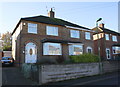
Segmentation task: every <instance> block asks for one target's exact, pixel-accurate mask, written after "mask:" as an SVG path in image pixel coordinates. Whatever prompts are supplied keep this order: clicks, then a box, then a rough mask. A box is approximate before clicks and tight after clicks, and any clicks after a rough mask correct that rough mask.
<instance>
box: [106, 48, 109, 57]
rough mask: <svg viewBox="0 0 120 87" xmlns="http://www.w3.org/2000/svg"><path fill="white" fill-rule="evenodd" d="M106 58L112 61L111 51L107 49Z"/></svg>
mask: <svg viewBox="0 0 120 87" xmlns="http://www.w3.org/2000/svg"><path fill="white" fill-rule="evenodd" d="M106 57H107V59H110V49H109V48H106Z"/></svg>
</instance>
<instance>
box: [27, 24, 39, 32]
mask: <svg viewBox="0 0 120 87" xmlns="http://www.w3.org/2000/svg"><path fill="white" fill-rule="evenodd" d="M30 24H31V25H36V26H31V25H30ZM37 27H38V26H37V24H35V23H28V31H27V32H28V33H31V34H37V33H38V31H37V30H38V29H37ZM30 28H35V29H36V30H35V32H33V31H30Z"/></svg>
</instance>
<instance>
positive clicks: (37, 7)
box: [0, 1, 118, 33]
mask: <svg viewBox="0 0 120 87" xmlns="http://www.w3.org/2000/svg"><path fill="white" fill-rule="evenodd" d="M50 8H54V11H55V17H56V18H60V19H64V20H67V21H69V22H72V23H75V24H78V25H80V26H84V27H87V28H90V29H92V28H94V27H95V26H96V20H97V19H99V18H102V21H101V22H99V23H102V22H103V23H105V27H106V28H108V29H111V30H114V31H118V2H54V1H53V2H1V3H0V12H1V14H0V33H5V32H6V31H9V32H12V31H13V30H14V28H15V26H16V25H17V23H18V21H19V20H20V18H23V17H31V16H38V15H44V16H47V13H48V11H49V10H50Z"/></svg>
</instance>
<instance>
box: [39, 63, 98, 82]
mask: <svg viewBox="0 0 120 87" xmlns="http://www.w3.org/2000/svg"><path fill="white" fill-rule="evenodd" d="M39 68H40V69H39V78H40V79H39V84H44V83H48V82H56V81H63V80H68V79H75V78H79V77H84V76H92V75H96V74H99V64H98V63H84V64H67V65H42V66H39Z"/></svg>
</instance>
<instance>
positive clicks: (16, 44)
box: [12, 9, 93, 65]
mask: <svg viewBox="0 0 120 87" xmlns="http://www.w3.org/2000/svg"><path fill="white" fill-rule="evenodd" d="M54 15H55V13H54V12H53V11H52V9H51V11H50V12H49V13H48V16H41V15H40V16H34V17H26V18H21V19H20V21H19V22H18V24H17V25H16V27H15V29H14V31H13V32H12V56H13V58H14V59H15V61H16V62H15V63H16V64H18V65H20V64H21V63H36V62H37V61H40V60H41V59H43V58H49V59H51V60H67V59H69V55H79V54H83V53H88V52H89V53H93V37H92V36H93V31H92V30H90V29H88V28H86V27H83V26H80V25H77V24H74V23H71V22H68V21H65V20H62V19H58V18H55V17H54Z"/></svg>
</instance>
